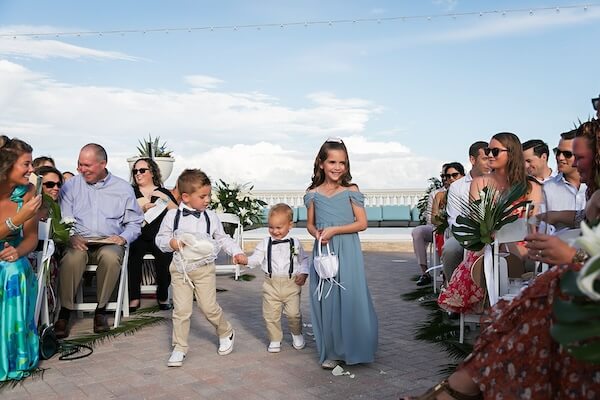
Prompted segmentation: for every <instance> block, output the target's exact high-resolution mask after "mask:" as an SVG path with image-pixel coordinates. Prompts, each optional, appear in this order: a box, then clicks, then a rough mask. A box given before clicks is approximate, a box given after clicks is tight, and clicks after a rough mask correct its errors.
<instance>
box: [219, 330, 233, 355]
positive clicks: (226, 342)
mask: <svg viewBox="0 0 600 400" xmlns="http://www.w3.org/2000/svg"><path fill="white" fill-rule="evenodd" d="M234 341H235V331H231V335H230V336H229V337H224V338H219V350H217V354H219V355H220V356H226V355H227V354H229V353H231V352H232V351H233V342H234Z"/></svg>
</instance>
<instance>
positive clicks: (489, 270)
mask: <svg viewBox="0 0 600 400" xmlns="http://www.w3.org/2000/svg"><path fill="white" fill-rule="evenodd" d="M483 273H484V275H485V286H486V288H487V292H488V298H489V299H490V305H494V304H496V303H497V302H498V294H497V293H496V289H495V288H496V282H495V281H494V259H493V255H492V245H490V244H486V245H485V247H484V248H483Z"/></svg>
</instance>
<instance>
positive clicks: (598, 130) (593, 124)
mask: <svg viewBox="0 0 600 400" xmlns="http://www.w3.org/2000/svg"><path fill="white" fill-rule="evenodd" d="M575 137H582V138H586V139H587V141H588V146H589V149H590V150H591V151H592V153H593V154H594V164H593V165H592V170H591V171H590V179H589V183H588V187H587V192H586V197H587V198H588V199H589V198H590V197H591V196H592V193H594V192H595V191H596V190H598V189H599V188H600V120H597V119H595V120H592V121H588V122H584V123H583V124H581V125H579V127H578V128H577V133H575Z"/></svg>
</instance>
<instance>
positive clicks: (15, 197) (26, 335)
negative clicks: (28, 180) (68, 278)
mask: <svg viewBox="0 0 600 400" xmlns="http://www.w3.org/2000/svg"><path fill="white" fill-rule="evenodd" d="M25 193H27V187H26V186H17V187H16V188H15V190H14V191H13V193H12V195H11V200H12V201H13V202H15V203H17V206H18V209H20V208H21V206H22V205H23V196H24V195H25ZM22 240H23V232H22V230H21V231H19V232H17V233H16V234H15V235H12V236H10V237H6V238H4V239H0V245H1V246H4V242H8V243H10V244H11V245H12V246H14V247H16V246H18V244H19V243H20V242H21V241H22ZM36 297H37V282H36V278H35V274H34V273H33V270H32V269H31V265H30V264H29V261H28V260H27V257H21V258H19V259H18V260H17V261H14V262H8V261H0V381H7V380H11V379H16V380H18V379H22V378H24V377H26V376H28V375H29V372H30V371H31V370H32V369H34V368H35V367H36V366H37V364H38V357H39V340H38V333H37V328H36V323H35V317H34V314H35V302H36Z"/></svg>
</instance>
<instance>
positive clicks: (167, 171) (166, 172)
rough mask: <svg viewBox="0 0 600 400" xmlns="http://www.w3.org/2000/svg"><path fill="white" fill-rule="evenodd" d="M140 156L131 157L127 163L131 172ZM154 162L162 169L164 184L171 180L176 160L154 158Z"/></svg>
mask: <svg viewBox="0 0 600 400" xmlns="http://www.w3.org/2000/svg"><path fill="white" fill-rule="evenodd" d="M140 158H142V157H140V156H135V157H129V158H128V159H127V162H128V163H129V170H130V171H131V169H132V168H133V164H134V163H135V162H136V161H137V160H139V159H140ZM154 161H155V162H156V164H157V165H158V169H160V175H161V176H162V180H163V183H164V182H165V181H166V180H167V179H169V176H171V172H173V163H174V162H175V159H174V158H173V157H154Z"/></svg>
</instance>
